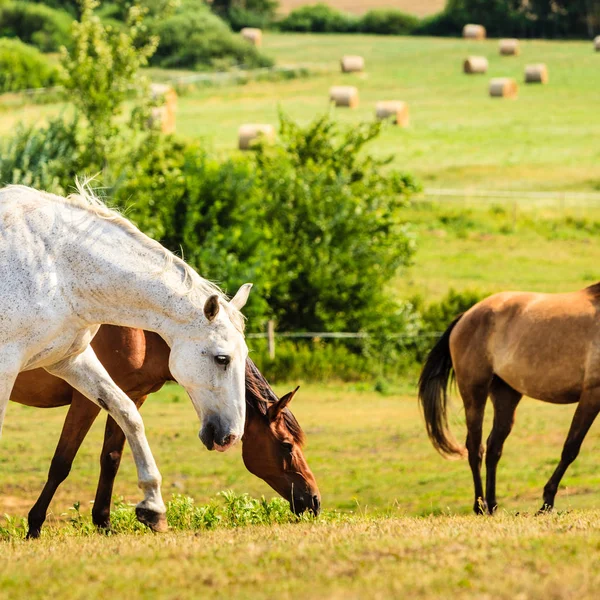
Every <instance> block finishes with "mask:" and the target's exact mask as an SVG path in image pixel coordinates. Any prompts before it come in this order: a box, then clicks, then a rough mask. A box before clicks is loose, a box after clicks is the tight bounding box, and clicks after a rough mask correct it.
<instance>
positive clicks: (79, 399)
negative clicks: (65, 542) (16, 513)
mask: <svg viewBox="0 0 600 600" xmlns="http://www.w3.org/2000/svg"><path fill="white" fill-rule="evenodd" d="M99 412H100V407H98V406H96V405H95V404H94V403H93V402H90V401H89V400H88V399H87V398H86V397H85V396H82V395H81V394H80V393H79V392H77V391H74V392H73V400H72V402H71V406H69V412H68V413H67V418H66V419H65V424H64V425H63V428H62V432H61V434H60V439H59V441H58V445H57V446H56V450H55V451H54V456H53V457H52V462H51V463H50V470H49V472H48V480H47V481H46V485H45V486H44V489H43V490H42V493H41V494H40V497H39V498H38V500H37V502H36V503H35V504H34V506H33V508H32V509H31V510H30V511H29V516H28V522H29V531H28V532H27V537H28V538H37V537H39V536H40V533H41V530H42V525H43V524H44V521H45V520H46V512H47V511H48V506H50V502H51V501H52V498H53V497H54V494H55V493H56V490H57V489H58V486H59V485H60V484H61V483H62V482H63V481H64V480H65V479H66V478H67V476H68V474H69V472H70V471H71V465H72V464H73V460H74V459H75V456H76V455H77V452H78V450H79V448H80V447H81V444H82V442H83V440H84V439H85V436H86V435H87V434H88V431H89V430H90V427H91V426H92V424H93V423H94V421H95V420H96V417H97V416H98V413H99Z"/></svg>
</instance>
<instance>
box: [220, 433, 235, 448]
mask: <svg viewBox="0 0 600 600" xmlns="http://www.w3.org/2000/svg"><path fill="white" fill-rule="evenodd" d="M234 439H235V436H234V435H233V434H232V433H230V434H229V435H228V436H225V437H224V438H223V443H222V444H221V446H228V445H229V444H232V443H233V441H234Z"/></svg>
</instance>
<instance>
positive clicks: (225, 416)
mask: <svg viewBox="0 0 600 600" xmlns="http://www.w3.org/2000/svg"><path fill="white" fill-rule="evenodd" d="M251 287H252V284H249V283H246V284H244V285H243V286H242V287H241V288H240V289H239V290H238V292H237V294H236V295H235V296H234V297H233V298H232V299H231V301H230V305H231V306H227V305H226V304H223V302H222V300H220V299H219V297H218V296H217V295H212V296H210V297H209V298H208V299H207V300H206V302H205V304H204V315H203V323H202V325H203V326H202V327H199V328H198V327H197V324H196V327H194V331H189V332H187V333H188V334H189V336H188V335H186V336H185V339H177V340H175V341H174V343H173V346H172V348H171V356H170V359H169V369H170V371H171V374H172V375H173V377H174V378H175V380H176V381H177V382H178V383H179V384H181V385H182V386H183V387H184V388H185V389H186V391H187V392H188V394H189V396H190V398H191V400H192V404H193V405H194V408H195V409H196V412H197V413H198V416H199V417H200V420H201V421H202V428H201V430H200V439H201V440H202V443H203V444H204V445H205V446H206V447H207V448H208V449H209V450H215V449H216V450H219V451H220V452H224V451H225V450H227V449H228V448H229V447H230V446H232V445H233V444H235V442H237V441H238V440H239V439H241V437H242V435H243V433H244V425H245V420H246V392H245V366H246V358H247V357H248V348H247V346H246V342H245V341H244V335H243V333H242V328H241V327H240V325H239V323H238V324H236V323H234V322H233V321H232V319H231V316H232V309H234V310H236V311H239V310H241V309H242V308H243V306H244V305H245V304H246V301H247V299H248V294H249V293H250V288H251Z"/></svg>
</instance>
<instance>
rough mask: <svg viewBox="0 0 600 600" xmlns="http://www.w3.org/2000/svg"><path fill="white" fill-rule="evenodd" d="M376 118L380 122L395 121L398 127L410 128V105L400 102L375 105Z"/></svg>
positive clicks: (389, 101)
mask: <svg viewBox="0 0 600 600" xmlns="http://www.w3.org/2000/svg"><path fill="white" fill-rule="evenodd" d="M375 116H376V117H377V119H379V120H380V121H382V120H384V119H393V122H394V124H395V125H398V127H408V123H409V117H408V104H406V102H401V101H400V100H386V101H383V102H377V103H376V104H375Z"/></svg>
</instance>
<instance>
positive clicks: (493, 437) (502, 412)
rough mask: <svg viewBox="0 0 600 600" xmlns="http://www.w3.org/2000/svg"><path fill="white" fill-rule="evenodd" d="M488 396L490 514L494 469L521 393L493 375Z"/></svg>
mask: <svg viewBox="0 0 600 600" xmlns="http://www.w3.org/2000/svg"><path fill="white" fill-rule="evenodd" d="M490 396H491V398H492V404H493V405H494V424H493V426H492V431H491V433H490V436H489V437H488V440H487V450H486V453H485V470H486V486H485V487H486V490H485V498H486V502H487V509H488V511H489V512H490V514H492V513H493V512H494V511H495V510H496V508H497V502H496V469H497V467H498V462H499V461H500V457H501V456H502V448H503V447H504V442H505V441H506V438H507V437H508V436H509V434H510V432H511V430H512V428H513V425H514V422H515V412H516V410H517V406H518V405H519V402H520V400H521V398H522V394H520V393H519V392H517V391H516V390H514V389H513V388H511V387H510V386H509V385H508V384H506V383H504V381H502V380H501V379H499V378H498V377H494V379H493V381H492V386H491V388H490Z"/></svg>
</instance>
